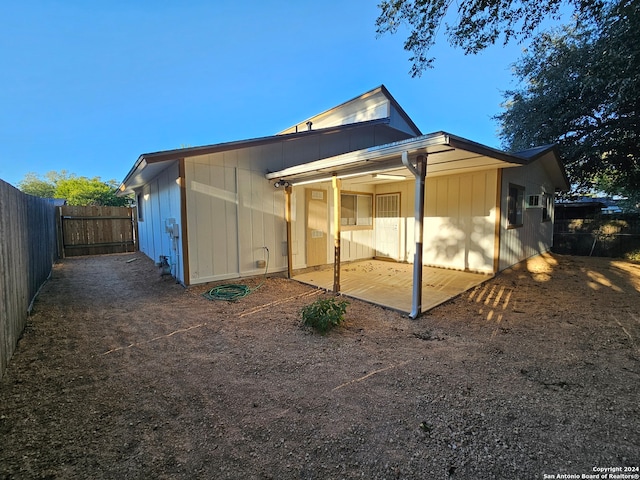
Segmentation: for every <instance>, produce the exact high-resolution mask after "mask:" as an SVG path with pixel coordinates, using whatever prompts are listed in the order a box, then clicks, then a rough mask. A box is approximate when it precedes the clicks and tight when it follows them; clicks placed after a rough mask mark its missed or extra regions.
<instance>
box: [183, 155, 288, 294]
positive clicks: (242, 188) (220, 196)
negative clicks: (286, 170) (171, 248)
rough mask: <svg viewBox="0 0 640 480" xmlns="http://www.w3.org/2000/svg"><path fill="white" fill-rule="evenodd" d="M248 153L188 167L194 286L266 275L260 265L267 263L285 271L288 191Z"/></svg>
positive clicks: (196, 162)
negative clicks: (278, 186) (268, 177)
mask: <svg viewBox="0 0 640 480" xmlns="http://www.w3.org/2000/svg"><path fill="white" fill-rule="evenodd" d="M248 150H251V149H246V150H241V151H233V152H227V153H219V154H212V155H205V156H201V157H195V158H191V159H187V160H186V162H185V170H186V171H185V180H186V197H187V212H188V214H187V229H188V231H189V271H190V283H192V284H196V283H204V282H210V281H214V280H224V279H228V278H237V277H241V276H250V275H257V274H261V273H264V271H265V269H264V267H258V263H257V262H258V261H260V260H267V259H268V260H269V271H270V272H276V271H283V270H286V267H287V257H286V254H287V249H286V224H285V220H284V213H285V211H284V202H285V198H284V191H283V190H282V189H276V188H274V187H273V185H272V184H271V183H270V182H269V181H267V180H266V179H265V178H264V169H263V168H260V163H261V162H260V161H259V159H257V161H255V162H253V163H252V162H251V156H252V154H255V152H251V151H248ZM253 165H255V166H257V167H258V168H257V169H255V168H242V167H243V166H250V167H252V166H253ZM264 247H267V249H268V250H269V254H268V257H267V251H266V249H265V248H264Z"/></svg>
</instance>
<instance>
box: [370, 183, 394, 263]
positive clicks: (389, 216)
mask: <svg viewBox="0 0 640 480" xmlns="http://www.w3.org/2000/svg"><path fill="white" fill-rule="evenodd" d="M374 230H375V235H376V257H387V258H392V259H394V260H398V261H399V260H400V194H399V193H389V194H385V195H376V221H375V225H374Z"/></svg>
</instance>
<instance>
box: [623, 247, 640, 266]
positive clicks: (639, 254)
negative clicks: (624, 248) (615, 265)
mask: <svg viewBox="0 0 640 480" xmlns="http://www.w3.org/2000/svg"><path fill="white" fill-rule="evenodd" d="M624 259H625V260H628V261H630V262H637V263H640V249H637V250H632V251H630V252H627V253H625V254H624Z"/></svg>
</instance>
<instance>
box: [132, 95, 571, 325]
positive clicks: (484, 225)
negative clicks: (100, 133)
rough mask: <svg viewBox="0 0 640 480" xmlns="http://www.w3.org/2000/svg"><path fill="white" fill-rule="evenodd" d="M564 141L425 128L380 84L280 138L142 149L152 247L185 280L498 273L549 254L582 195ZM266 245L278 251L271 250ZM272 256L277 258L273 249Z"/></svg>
mask: <svg viewBox="0 0 640 480" xmlns="http://www.w3.org/2000/svg"><path fill="white" fill-rule="evenodd" d="M568 187H569V185H568V181H567V178H566V174H565V172H564V169H563V167H562V164H561V162H560V159H559V157H558V152H557V150H556V148H555V147H554V146H544V147H539V148H535V149H531V150H527V151H523V152H517V153H507V152H503V151H500V150H497V149H493V148H490V147H487V146H484V145H481V144H479V143H476V142H473V141H470V140H467V139H464V138H461V137H458V136H455V135H452V134H449V133H446V132H435V133H431V134H426V135H423V134H422V133H421V132H420V130H419V129H418V127H417V126H416V125H415V124H414V122H413V121H412V120H411V119H410V118H409V116H408V115H407V114H406V112H405V111H404V110H403V109H402V107H401V106H400V105H399V104H398V103H397V102H396V100H395V99H394V98H393V96H392V95H391V94H390V93H389V91H388V90H387V89H386V88H385V87H384V86H380V87H378V88H375V89H373V90H371V91H369V92H366V93H364V94H363V95H360V96H358V97H356V98H354V99H352V100H350V101H347V102H345V103H343V104H341V105H338V106H337V107H334V108H332V109H330V110H327V111H325V112H322V113H320V114H318V115H315V116H313V117H311V118H309V119H307V120H304V121H303V122H300V123H298V124H296V125H293V126H292V127H290V128H288V129H286V130H283V131H281V132H279V133H278V134H276V135H273V136H270V137H263V138H256V139H250V140H241V141H235V142H228V143H220V144H215V145H208V146H202V147H193V148H184V149H177V150H170V151H163V152H157V153H150V154H144V155H141V156H140V157H139V158H138V160H137V161H136V163H135V164H134V166H133V167H132V169H131V170H130V171H129V173H128V174H127V176H126V177H125V179H124V180H123V182H122V184H121V186H120V192H121V194H130V193H133V194H135V196H136V199H137V205H138V217H139V218H138V220H139V223H138V225H139V242H140V250H141V251H142V252H144V253H145V254H146V255H148V256H149V257H150V258H152V259H154V260H156V261H161V260H164V261H165V263H166V264H168V265H169V268H170V270H171V273H172V274H173V275H174V276H175V277H176V279H177V280H178V281H180V282H181V283H183V284H184V285H192V284H198V283H205V282H210V281H217V280H225V279H231V278H239V277H243V276H251V275H256V274H259V273H262V272H263V271H264V266H263V265H264V263H265V261H267V260H268V262H269V263H268V270H269V272H281V271H282V272H284V271H287V272H288V273H289V275H291V274H292V272H293V271H294V270H297V269H302V268H307V267H314V266H322V265H331V264H334V265H335V267H334V268H335V269H336V283H335V284H334V289H339V281H338V278H339V272H340V268H339V266H340V263H341V262H352V261H358V260H362V259H370V258H385V259H389V260H393V261H397V262H409V263H413V264H414V278H413V288H414V293H413V301H412V303H413V305H412V313H411V315H412V316H416V315H418V314H419V313H420V311H421V303H420V302H421V301H420V293H419V292H418V290H419V286H420V285H421V284H422V281H421V276H420V270H421V269H420V268H417V266H418V265H432V266H437V267H444V268H447V269H455V270H463V271H472V272H481V273H485V274H495V273H497V272H499V271H501V270H503V269H505V268H508V267H509V266H511V265H514V264H515V263H518V262H519V261H521V260H523V259H525V258H528V257H530V256H533V255H536V254H538V253H541V252H544V251H547V250H549V249H550V247H551V245H552V238H553V198H554V193H555V192H556V191H558V190H565V189H568ZM265 247H266V248H265ZM267 256H268V257H267Z"/></svg>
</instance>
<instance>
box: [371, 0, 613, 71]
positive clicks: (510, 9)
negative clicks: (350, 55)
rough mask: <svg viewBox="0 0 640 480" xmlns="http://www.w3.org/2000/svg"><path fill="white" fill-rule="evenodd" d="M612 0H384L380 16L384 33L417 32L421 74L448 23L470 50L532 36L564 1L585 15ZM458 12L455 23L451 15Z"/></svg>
mask: <svg viewBox="0 0 640 480" xmlns="http://www.w3.org/2000/svg"><path fill="white" fill-rule="evenodd" d="M607 1H609V0H461V1H459V2H457V3H456V5H457V6H458V8H457V12H450V10H452V0H413V1H410V0H383V1H381V2H380V4H379V5H378V7H379V8H380V14H379V16H378V18H377V19H376V31H377V33H378V35H383V34H385V33H391V34H395V33H396V32H397V31H398V29H399V28H400V27H401V26H408V27H409V29H410V31H411V33H410V35H409V37H408V38H407V40H406V41H405V43H404V49H405V50H407V51H409V52H411V53H412V54H413V56H412V57H411V58H410V61H411V62H413V65H412V67H411V76H413V77H419V76H420V75H421V74H422V73H423V72H424V70H425V69H427V68H431V67H432V66H433V62H434V58H433V57H429V56H428V53H429V50H430V49H431V48H432V47H433V46H434V45H435V43H436V39H437V36H438V34H439V32H440V30H441V29H442V26H443V25H444V26H445V35H446V36H447V37H448V41H449V43H450V44H451V45H453V46H456V47H460V48H462V49H463V51H464V53H465V54H471V53H473V54H475V53H478V52H480V51H481V50H484V49H485V48H487V47H488V46H490V45H493V44H495V43H496V41H497V40H498V39H499V38H501V37H502V39H503V44H505V45H506V44H507V43H509V42H510V41H512V40H516V41H522V40H525V39H528V38H531V37H532V36H533V35H534V34H535V33H536V32H537V31H538V30H539V27H540V26H541V24H542V23H543V22H544V21H545V20H548V19H555V20H557V19H558V18H560V7H562V6H563V5H569V6H570V7H572V9H573V11H574V12H575V14H576V16H577V17H578V18H579V19H581V20H585V19H588V18H592V17H594V16H597V15H598V14H599V12H600V11H601V9H602V7H603V5H604V4H606V2H607ZM453 13H455V15H453ZM447 15H449V16H450V17H452V18H455V22H454V23H452V24H449V23H447V22H446V21H445V17H447Z"/></svg>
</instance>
